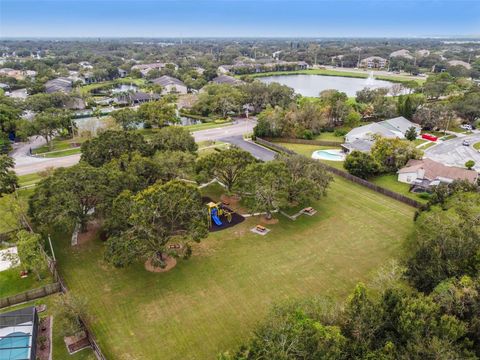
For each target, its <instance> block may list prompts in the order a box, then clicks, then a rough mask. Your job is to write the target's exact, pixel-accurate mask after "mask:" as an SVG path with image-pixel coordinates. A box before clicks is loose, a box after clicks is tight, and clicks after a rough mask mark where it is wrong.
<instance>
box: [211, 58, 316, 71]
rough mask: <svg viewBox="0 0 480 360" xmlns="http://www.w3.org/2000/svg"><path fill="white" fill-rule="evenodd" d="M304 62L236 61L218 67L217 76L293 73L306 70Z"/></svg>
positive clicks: (306, 65) (306, 66)
mask: <svg viewBox="0 0 480 360" xmlns="http://www.w3.org/2000/svg"><path fill="white" fill-rule="evenodd" d="M308 67H309V65H308V64H307V63H306V62H305V61H282V60H275V61H273V62H272V61H267V60H263V61H262V60H258V61H236V62H235V63H234V64H233V65H220V66H219V67H218V68H217V73H218V74H250V73H262V72H268V71H295V70H305V69H308Z"/></svg>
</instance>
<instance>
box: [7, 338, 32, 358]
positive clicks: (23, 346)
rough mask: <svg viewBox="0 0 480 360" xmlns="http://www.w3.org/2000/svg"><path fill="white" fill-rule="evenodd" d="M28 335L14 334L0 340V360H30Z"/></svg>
mask: <svg viewBox="0 0 480 360" xmlns="http://www.w3.org/2000/svg"><path fill="white" fill-rule="evenodd" d="M29 343H30V335H29V334H26V333H23V332H20V331H18V332H14V333H11V334H8V335H7V336H6V337H4V338H2V339H0V359H1V360H18V359H29V358H30V347H29Z"/></svg>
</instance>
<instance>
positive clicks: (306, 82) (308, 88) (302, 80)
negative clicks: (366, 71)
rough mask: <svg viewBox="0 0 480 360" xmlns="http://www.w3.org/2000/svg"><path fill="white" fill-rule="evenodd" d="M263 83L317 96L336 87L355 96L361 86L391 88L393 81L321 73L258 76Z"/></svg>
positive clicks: (305, 94)
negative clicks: (279, 85)
mask: <svg viewBox="0 0 480 360" xmlns="http://www.w3.org/2000/svg"><path fill="white" fill-rule="evenodd" d="M258 79H259V80H260V81H261V82H263V83H265V84H270V83H272V82H277V83H279V84H282V85H287V86H289V87H291V88H293V89H294V90H295V92H296V93H297V94H300V95H303V96H314V97H316V96H318V94H320V92H322V91H323V90H329V89H336V90H338V91H341V92H344V93H346V94H347V96H355V94H356V92H357V91H359V90H362V89H363V88H369V89H378V88H391V87H392V86H393V85H394V84H395V83H392V82H390V81H385V80H377V79H375V78H373V76H372V75H370V76H369V77H368V78H367V79H358V78H348V77H342V76H323V75H275V76H265V77H259V78H258Z"/></svg>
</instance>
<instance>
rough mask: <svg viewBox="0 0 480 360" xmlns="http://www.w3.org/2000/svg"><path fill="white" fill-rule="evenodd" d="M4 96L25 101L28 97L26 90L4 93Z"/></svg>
mask: <svg viewBox="0 0 480 360" xmlns="http://www.w3.org/2000/svg"><path fill="white" fill-rule="evenodd" d="M5 95H7V96H10V97H12V98H15V99H21V100H25V99H26V98H27V97H28V91H27V89H17V90H13V91H10V92H8V93H6V94H5Z"/></svg>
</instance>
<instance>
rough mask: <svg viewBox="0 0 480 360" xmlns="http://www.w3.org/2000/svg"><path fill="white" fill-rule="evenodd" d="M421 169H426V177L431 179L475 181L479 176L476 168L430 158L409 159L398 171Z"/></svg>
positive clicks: (403, 172) (401, 172) (406, 171)
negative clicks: (448, 163) (446, 164)
mask: <svg viewBox="0 0 480 360" xmlns="http://www.w3.org/2000/svg"><path fill="white" fill-rule="evenodd" d="M419 169H423V170H425V175H424V178H425V179H428V180H430V181H432V180H435V179H437V178H446V179H452V180H467V181H469V182H471V183H474V182H475V181H476V179H477V177H478V173H477V172H476V171H474V170H467V169H462V168H459V167H453V166H445V165H443V164H440V163H438V162H436V161H433V160H430V159H423V160H413V159H412V160H409V161H408V163H407V165H406V166H405V167H404V168H402V169H400V170H398V173H399V174H405V173H412V172H417V171H418V170H419Z"/></svg>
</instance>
